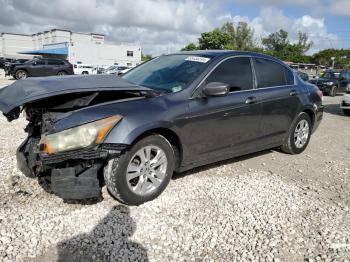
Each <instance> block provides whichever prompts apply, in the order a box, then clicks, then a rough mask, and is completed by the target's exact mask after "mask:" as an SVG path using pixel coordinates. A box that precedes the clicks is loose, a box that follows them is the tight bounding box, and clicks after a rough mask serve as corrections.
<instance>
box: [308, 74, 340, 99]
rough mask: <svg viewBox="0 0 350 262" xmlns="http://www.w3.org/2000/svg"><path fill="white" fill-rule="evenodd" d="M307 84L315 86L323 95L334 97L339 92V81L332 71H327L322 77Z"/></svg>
mask: <svg viewBox="0 0 350 262" xmlns="http://www.w3.org/2000/svg"><path fill="white" fill-rule="evenodd" d="M309 82H310V83H311V84H314V85H316V86H317V87H318V88H319V89H320V90H321V91H322V92H323V94H325V95H329V96H335V95H336V94H337V93H338V92H340V91H341V89H340V88H339V79H338V77H337V75H336V74H335V72H333V71H327V72H325V73H324V74H323V76H322V77H319V78H315V79H311V80H309Z"/></svg>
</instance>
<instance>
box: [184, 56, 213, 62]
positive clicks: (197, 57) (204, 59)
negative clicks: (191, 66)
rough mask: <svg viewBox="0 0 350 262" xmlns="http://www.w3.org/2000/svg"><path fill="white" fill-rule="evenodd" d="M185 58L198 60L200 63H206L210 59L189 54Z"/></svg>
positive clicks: (193, 60)
mask: <svg viewBox="0 0 350 262" xmlns="http://www.w3.org/2000/svg"><path fill="white" fill-rule="evenodd" d="M185 60H186V61H192V62H198V63H206V62H208V61H209V60H210V58H207V57H202V56H189V57H187V58H186V59H185Z"/></svg>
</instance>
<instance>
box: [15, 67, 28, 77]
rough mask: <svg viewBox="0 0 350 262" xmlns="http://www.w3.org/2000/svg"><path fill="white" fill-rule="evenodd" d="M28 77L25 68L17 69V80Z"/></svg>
mask: <svg viewBox="0 0 350 262" xmlns="http://www.w3.org/2000/svg"><path fill="white" fill-rule="evenodd" d="M27 77H28V73H27V71H25V70H21V69H20V70H17V71H16V73H15V78H16V79H17V80H19V79H26V78H27Z"/></svg>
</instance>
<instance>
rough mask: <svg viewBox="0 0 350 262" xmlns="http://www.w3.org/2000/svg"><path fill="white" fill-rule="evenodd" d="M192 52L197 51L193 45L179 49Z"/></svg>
mask: <svg viewBox="0 0 350 262" xmlns="http://www.w3.org/2000/svg"><path fill="white" fill-rule="evenodd" d="M193 50H198V47H197V46H196V45H195V44H194V43H190V44H188V45H187V46H185V47H184V48H182V49H181V51H193Z"/></svg>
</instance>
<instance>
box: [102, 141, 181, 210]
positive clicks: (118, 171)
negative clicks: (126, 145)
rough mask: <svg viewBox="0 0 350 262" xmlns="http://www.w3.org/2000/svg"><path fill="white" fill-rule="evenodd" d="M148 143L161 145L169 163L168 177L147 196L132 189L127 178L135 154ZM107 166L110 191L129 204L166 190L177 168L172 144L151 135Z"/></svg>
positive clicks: (137, 203) (107, 181)
mask: <svg viewBox="0 0 350 262" xmlns="http://www.w3.org/2000/svg"><path fill="white" fill-rule="evenodd" d="M148 145H155V146H158V147H160V148H161V149H162V150H163V151H164V153H165V155H166V157H167V159H168V165H167V170H166V177H165V178H164V180H163V182H162V183H161V185H160V186H159V187H158V188H157V189H156V190H154V192H152V193H150V194H147V195H145V196H140V195H137V194H135V193H134V192H132V191H131V190H130V188H129V186H128V182H127V179H126V170H127V167H128V165H129V162H130V160H131V158H132V157H133V156H134V154H135V153H136V152H137V151H138V150H140V149H141V148H142V147H145V146H148ZM106 168H107V169H109V170H105V181H106V184H107V187H108V190H109V191H110V193H111V194H112V195H113V196H114V197H116V198H117V199H118V200H122V202H124V203H127V204H129V205H139V204H142V203H144V202H147V201H150V200H153V199H155V198H156V197H157V196H159V195H160V194H161V193H162V192H163V191H164V189H165V188H166V186H167V185H168V184H169V182H170V179H171V177H172V174H173V172H174V169H175V154H174V150H173V148H172V146H171V144H170V143H169V142H168V140H166V139H165V138H164V137H163V136H161V135H151V136H148V137H145V138H143V139H141V140H139V141H138V142H136V143H135V144H134V145H133V146H132V147H131V149H130V150H129V151H127V152H126V153H125V154H123V155H121V156H120V157H118V158H116V159H111V160H110V161H109V163H108V166H106ZM106 176H107V177H106Z"/></svg>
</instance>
